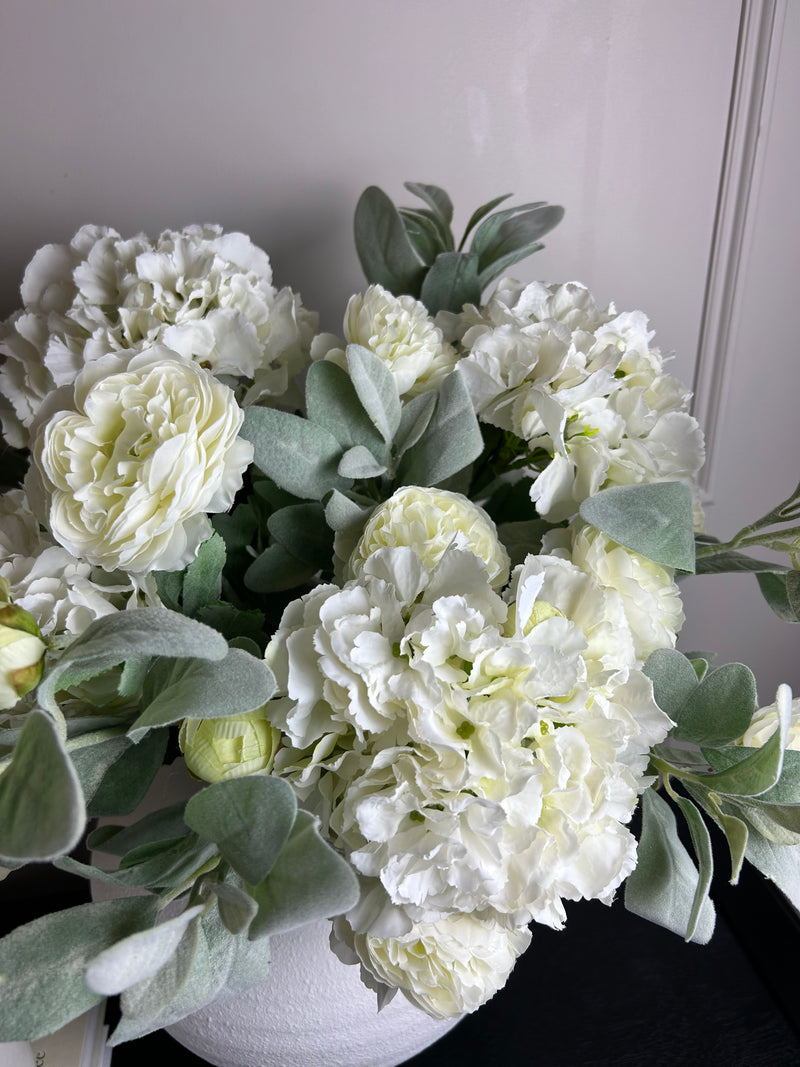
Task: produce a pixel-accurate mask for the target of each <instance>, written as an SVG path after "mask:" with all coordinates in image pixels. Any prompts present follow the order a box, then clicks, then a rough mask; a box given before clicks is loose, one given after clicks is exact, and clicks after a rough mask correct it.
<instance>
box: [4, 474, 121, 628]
mask: <svg viewBox="0 0 800 1067" xmlns="http://www.w3.org/2000/svg"><path fill="white" fill-rule="evenodd" d="M0 579H3V580H4V581H5V582H7V584H8V598H9V599H10V600H13V601H14V602H15V603H16V604H18V605H19V606H20V607H21V608H24V609H25V611H28V612H30V614H31V615H32V616H33V617H34V619H35V620H36V622H37V623H38V625H39V629H40V630H41V631H42V633H43V634H44V635H45V637H49V638H51V639H53V640H55V641H56V642H57V643H65V642H66V640H68V639H70V638H72V637H77V636H78V635H79V634H81V633H83V631H84V630H85V629H86V627H87V626H88V625H89V623H91V622H93V621H94V620H95V619H99V618H101V617H102V616H104V615H109V614H111V613H113V612H115V611H118V610H120V609H121V608H124V607H125V606H126V603H128V602H129V601H130V600H131V597H132V595H133V594H134V593H135V592H136V589H135V586H134V584H133V583H132V581H131V579H130V578H129V577H128V575H126V574H121V573H117V574H107V573H106V572H105V571H98V570H97V569H96V568H94V567H92V566H91V565H90V564H88V563H86V562H85V561H83V560H78V559H75V557H74V556H73V555H72V554H71V553H70V552H68V551H67V549H65V548H63V547H62V546H61V545H59V544H57V543H56V542H55V541H54V540H53V539H52V538H51V537H50V536H49V534H47V533H46V532H45V531H43V530H42V528H41V527H40V525H39V522H38V521H37V519H36V518H35V517H34V515H33V513H32V512H31V510H30V508H29V507H28V502H27V500H26V498H25V494H24V493H23V492H22V490H20V489H12V490H10V491H9V492H7V493H4V494H3V495H2V496H0ZM133 600H134V602H136V597H135V596H134V597H133Z"/></svg>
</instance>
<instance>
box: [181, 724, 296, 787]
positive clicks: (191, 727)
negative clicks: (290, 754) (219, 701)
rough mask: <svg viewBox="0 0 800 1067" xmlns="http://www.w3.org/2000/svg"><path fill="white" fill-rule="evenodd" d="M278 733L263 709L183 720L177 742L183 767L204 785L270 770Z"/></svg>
mask: <svg viewBox="0 0 800 1067" xmlns="http://www.w3.org/2000/svg"><path fill="white" fill-rule="evenodd" d="M280 738H281V733H280V730H276V729H275V727H274V726H272V724H271V723H270V722H269V720H268V719H267V717H266V715H265V713H264V709H263V708H257V709H256V710H255V711H251V712H248V714H246V715H236V716H230V717H229V718H223V719H184V720H183V725H182V726H181V729H180V734H179V735H178V743H179V744H180V747H181V751H182V752H183V755H184V758H185V759H186V766H187V767H188V769H189V771H190V772H191V773H192V774H193V775H194V776H195V777H196V778H202V780H203V781H204V782H222V781H225V780H227V779H228V778H242V777H244V776H245V775H247V774H256V773H257V772H258V771H271V770H272V765H273V763H274V762H275V753H276V752H277V750H278V745H279V744H280Z"/></svg>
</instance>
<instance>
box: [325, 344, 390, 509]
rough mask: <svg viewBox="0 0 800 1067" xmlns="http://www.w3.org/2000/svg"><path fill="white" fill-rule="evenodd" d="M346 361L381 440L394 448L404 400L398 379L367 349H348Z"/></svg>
mask: <svg viewBox="0 0 800 1067" xmlns="http://www.w3.org/2000/svg"><path fill="white" fill-rule="evenodd" d="M346 357H347V368H348V370H349V371H350V377H351V379H352V381H353V386H354V388H355V391H356V393H358V398H359V400H360V401H361V404H362V406H363V408H364V410H365V411H366V413H367V415H368V416H369V417H370V419H371V420H372V422H373V423H374V425H375V426H376V428H377V430H378V432H379V433H380V435H381V437H382V438H383V439H384V441H385V442H386V444H387V445H390V444H391V443H392V441H393V439H394V435H395V433H396V431H397V427H398V426H399V425H400V396H399V394H398V392H397V382H396V380H395V377H394V375H393V374H392V372H391V371H390V370H389V368H388V367H387V366H386V364H385V363H384V362H383V360H382V359H381V358H380V356H377V355H376V354H375V353H374V352H372V351H370V349H368V348H364V346H363V345H348V346H347V351H346ZM331 488H339V489H340V488H341V486H332V487H331Z"/></svg>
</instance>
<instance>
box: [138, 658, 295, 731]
mask: <svg viewBox="0 0 800 1067" xmlns="http://www.w3.org/2000/svg"><path fill="white" fill-rule="evenodd" d="M274 692H275V679H274V677H273V674H272V671H271V670H270V669H269V667H268V666H267V665H266V663H265V662H264V661H263V660H261V659H256V657H255V656H251V655H250V653H249V652H244V651H242V650H241V649H239V648H231V649H228V654H227V655H226V656H225V658H224V659H222V660H218V661H216V662H215V663H210V662H207V661H205V660H198V659H166V658H165V659H157V660H156V661H155V663H154V664H153V666H152V667H151V668H150V671H149V672H148V675H147V678H146V679H145V684H144V688H143V690H142V699H141V703H140V708H141V714H140V715H139V717H138V718H137V719H136V721H135V722H134V723H133V725H132V726H131V727H130V729H129V730H128V736H129V737H130V738H131V740H132V741H138V740H139V739H140V738H141V737H143V736H144V735H145V733H146V732H147V731H148V730H152V729H154V728H157V727H159V726H169V725H170V724H171V723H175V722H180V720H181V719H185V718H189V719H219V718H223V717H227V716H231V715H244V714H246V713H247V712H250V711H255V710H256V708H260V707H262V706H263V705H264V704H266V702H267V701H268V700H269V698H270V697H271V696H272V694H273V693H274Z"/></svg>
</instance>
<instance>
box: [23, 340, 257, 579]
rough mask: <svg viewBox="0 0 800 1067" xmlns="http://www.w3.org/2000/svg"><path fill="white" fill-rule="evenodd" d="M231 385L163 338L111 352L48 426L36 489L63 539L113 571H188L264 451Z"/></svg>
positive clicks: (38, 453)
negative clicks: (245, 430) (247, 436)
mask: <svg viewBox="0 0 800 1067" xmlns="http://www.w3.org/2000/svg"><path fill="white" fill-rule="evenodd" d="M242 419H243V415H242V411H241V409H240V408H239V405H238V404H237V403H236V400H235V398H234V395H233V393H232V392H231V390H230V389H228V388H227V386H225V385H223V384H222V383H221V382H219V381H217V380H216V379H214V378H213V377H212V376H211V375H210V374H209V373H208V372H207V371H204V370H203V369H202V368H201V367H198V366H197V365H196V364H194V363H188V362H186V361H184V360H182V359H180V357H178V356H176V355H175V354H174V353H171V352H170V351H169V349H165V348H163V347H160V346H156V347H154V348H153V349H150V350H147V351H144V352H142V353H140V354H138V355H137V356H134V357H133V359H131V360H128V359H126V358H124V357H117V356H113V355H112V356H108V357H106V358H104V359H103V360H99V361H96V362H95V363H93V364H90V365H89V366H87V367H86V368H85V369H84V371H82V372H81V374H80V375H79V376H78V378H77V379H76V381H75V386H74V392H73V396H72V398H71V401H70V409H66V408H65V409H62V410H60V411H57V412H56V413H55V414H54V415H52V416H51V417H50V419H49V420H48V421H47V422H46V423H44V425H43V426H42V427H41V428H40V429H39V432H38V434H37V437H36V441H35V444H34V449H33V456H34V460H35V470H33V472H32V474H31V475H29V481H28V483H27V487H28V489H29V493H28V495H29V498H30V499H31V502H32V504H33V509H34V511H35V512H39V511H41V512H42V517H43V519H44V521H45V522H46V523H47V525H48V526H49V528H50V530H51V532H52V534H53V536H54V537H55V539H56V540H57V541H58V542H59V543H60V544H62V545H63V546H64V547H65V548H67V549H68V550H69V551H70V552H71V553H72V554H73V555H74V556H76V557H77V558H79V559H83V560H86V561H88V562H89V563H92V564H95V565H96V566H99V567H102V568H103V569H104V570H108V571H112V570H116V569H122V570H125V571H127V572H129V573H131V574H139V575H144V574H147V573H149V572H150V571H154V570H180V569H181V568H183V567H185V566H186V565H187V564H188V563H190V562H191V560H192V559H193V558H194V556H195V554H196V552H197V549H198V547H199V546H200V544H201V542H202V541H204V540H205V539H206V538H207V537H208V536H209V535H210V533H211V525H210V523H209V520H208V516H207V513H209V512H218V511H226V510H227V509H228V508H229V507H230V506H231V503H232V502H233V498H234V496H235V494H236V491H237V490H238V489H239V487H240V486H241V484H242V474H243V472H244V470H245V469H246V468H247V466H248V464H249V463H250V461H251V460H252V457H253V448H252V445H250V444H249V443H248V442H247V441H244V440H243V439H241V438H239V437H238V436H237V434H238V431H239V428H240V426H241V424H242Z"/></svg>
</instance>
